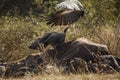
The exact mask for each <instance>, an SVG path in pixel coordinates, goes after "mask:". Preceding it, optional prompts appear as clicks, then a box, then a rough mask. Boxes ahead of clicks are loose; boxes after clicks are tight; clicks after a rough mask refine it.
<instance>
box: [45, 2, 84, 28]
mask: <svg viewBox="0 0 120 80" xmlns="http://www.w3.org/2000/svg"><path fill="white" fill-rule="evenodd" d="M56 8H57V11H56V12H54V13H52V14H51V15H50V16H48V18H47V24H48V25H51V26H57V25H60V26H61V25H69V24H72V23H74V22H76V21H77V20H78V19H79V18H80V17H81V16H84V9H83V5H82V4H81V3H80V2H79V1H78V0H65V1H63V2H61V3H60V4H57V5H56Z"/></svg>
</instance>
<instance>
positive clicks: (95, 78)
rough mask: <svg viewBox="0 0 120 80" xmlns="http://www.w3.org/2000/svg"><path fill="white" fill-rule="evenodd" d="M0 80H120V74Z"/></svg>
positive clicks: (52, 75)
mask: <svg viewBox="0 0 120 80" xmlns="http://www.w3.org/2000/svg"><path fill="white" fill-rule="evenodd" d="M0 80H120V74H77V75H73V74H71V75H60V74H50V75H48V74H44V75H37V76H34V77H31V75H27V76H25V77H24V78H9V79H4V78H0Z"/></svg>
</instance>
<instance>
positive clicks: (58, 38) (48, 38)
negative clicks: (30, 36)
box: [29, 27, 69, 49]
mask: <svg viewBox="0 0 120 80" xmlns="http://www.w3.org/2000/svg"><path fill="white" fill-rule="evenodd" d="M68 28H69V27H66V28H65V29H64V32H50V33H45V35H44V36H43V37H42V38H38V39H37V40H36V41H35V42H33V43H32V44H31V45H30V46H29V48H30V49H38V48H40V45H39V44H40V43H43V45H44V48H46V47H47V46H48V45H52V46H53V47H55V48H57V47H59V46H60V45H61V44H63V43H64V42H65V36H66V32H67V30H68ZM40 49H41V48H40Z"/></svg>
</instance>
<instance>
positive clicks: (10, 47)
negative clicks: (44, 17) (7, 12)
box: [0, 16, 120, 61]
mask: <svg viewBox="0 0 120 80" xmlns="http://www.w3.org/2000/svg"><path fill="white" fill-rule="evenodd" d="M63 30H64V27H59V26H54V27H50V26H48V25H46V23H45V21H41V20H40V19H39V18H35V17H33V16H32V17H24V18H23V17H20V18H17V17H7V16H5V17H1V18H0V57H1V58H2V59H4V60H5V61H13V60H17V59H20V58H22V57H24V56H26V55H28V54H31V53H33V52H38V51H34V50H30V49H29V48H28V47H29V45H30V44H31V43H32V42H33V41H34V40H36V39H37V38H38V37H41V36H42V35H44V33H46V32H52V31H58V32H63ZM79 37H86V38H88V39H90V40H92V41H94V42H97V43H101V44H105V45H107V46H108V47H109V49H110V51H111V52H112V54H114V55H117V56H120V54H119V53H120V51H119V50H120V28H119V26H118V25H117V26H111V25H108V24H105V25H104V26H96V27H95V26H91V27H89V28H88V27H85V26H84V27H83V26H82V25H80V23H76V24H74V26H73V27H71V28H70V29H69V30H68V32H67V36H66V41H70V40H73V39H77V38H79Z"/></svg>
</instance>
